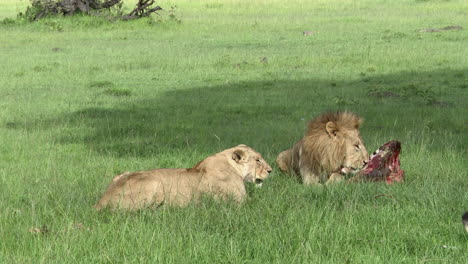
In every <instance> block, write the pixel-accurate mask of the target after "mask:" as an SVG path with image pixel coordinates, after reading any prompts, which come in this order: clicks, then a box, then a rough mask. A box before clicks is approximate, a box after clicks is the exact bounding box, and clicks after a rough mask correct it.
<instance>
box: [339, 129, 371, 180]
mask: <svg viewBox="0 0 468 264" xmlns="http://www.w3.org/2000/svg"><path fill="white" fill-rule="evenodd" d="M344 141H345V148H346V156H345V159H344V162H343V169H344V170H345V172H352V171H356V170H358V169H361V168H362V167H364V165H366V163H367V162H368V161H369V153H367V149H366V147H365V146H364V143H363V142H362V139H361V137H360V136H359V131H358V130H351V131H347V132H346V133H344Z"/></svg>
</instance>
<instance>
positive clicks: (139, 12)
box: [122, 0, 162, 20]
mask: <svg viewBox="0 0 468 264" xmlns="http://www.w3.org/2000/svg"><path fill="white" fill-rule="evenodd" d="M153 4H154V0H138V3H137V6H136V7H135V9H133V11H132V12H130V13H128V14H127V15H125V16H123V17H122V19H123V20H132V19H136V18H142V17H146V16H149V15H150V14H151V13H154V12H156V11H159V10H162V8H161V7H160V6H155V7H151V6H152V5H153Z"/></svg>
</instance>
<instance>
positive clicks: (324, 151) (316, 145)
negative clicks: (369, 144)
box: [301, 111, 369, 173]
mask: <svg viewBox="0 0 468 264" xmlns="http://www.w3.org/2000/svg"><path fill="white" fill-rule="evenodd" d="M361 123H362V119H361V118H360V117H359V116H357V115H356V114H354V113H351V112H346V111H345V112H330V113H325V114H322V115H320V116H319V117H317V118H315V119H313V120H312V121H311V122H310V123H309V125H308V130H307V133H306V135H305V137H304V138H303V141H302V152H303V153H302V155H306V156H305V157H304V159H301V162H303V163H308V164H303V165H305V166H307V167H309V168H310V169H312V170H314V171H317V172H324V171H326V172H344V173H349V172H353V171H356V170H358V169H360V168H362V167H363V166H364V165H365V164H366V163H367V162H368V160H369V154H368V153H367V150H366V147H365V146H364V143H363V141H362V139H361V137H360V135H359V126H360V125H361Z"/></svg>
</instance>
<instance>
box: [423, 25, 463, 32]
mask: <svg viewBox="0 0 468 264" xmlns="http://www.w3.org/2000/svg"><path fill="white" fill-rule="evenodd" d="M462 29H463V27H462V26H459V25H455V26H448V27H443V28H425V29H421V30H419V32H441V31H447V30H462Z"/></svg>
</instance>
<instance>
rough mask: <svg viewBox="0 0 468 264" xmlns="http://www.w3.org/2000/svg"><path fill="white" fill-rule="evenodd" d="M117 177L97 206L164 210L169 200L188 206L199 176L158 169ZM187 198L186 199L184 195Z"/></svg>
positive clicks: (183, 170) (183, 171)
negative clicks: (160, 207)
mask: <svg viewBox="0 0 468 264" xmlns="http://www.w3.org/2000/svg"><path fill="white" fill-rule="evenodd" d="M116 177H119V178H118V179H116V180H114V181H113V182H112V183H111V185H110V186H109V188H108V189H107V191H106V192H105V194H104V196H103V197H102V198H101V199H100V200H99V201H98V203H97V204H96V206H95V207H96V208H97V209H102V208H104V207H110V208H117V207H118V208H122V209H140V208H142V207H146V206H149V205H151V206H156V207H157V206H160V205H161V204H163V203H164V202H165V201H166V200H169V201H170V202H171V203H177V204H185V203H186V202H188V201H187V200H190V199H191V197H187V196H191V195H192V194H193V190H192V189H193V187H194V186H196V181H197V180H198V174H197V173H196V172H195V171H193V170H192V169H189V170H187V169H156V170H148V171H139V172H135V173H127V174H121V175H118V176H116ZM182 194H183V195H182Z"/></svg>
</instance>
